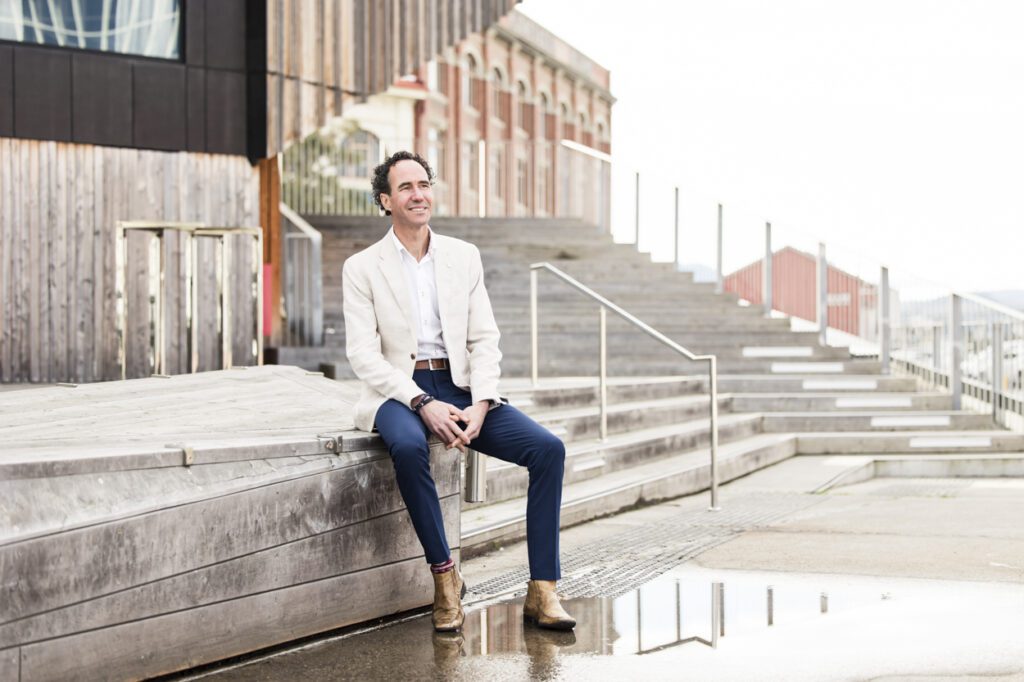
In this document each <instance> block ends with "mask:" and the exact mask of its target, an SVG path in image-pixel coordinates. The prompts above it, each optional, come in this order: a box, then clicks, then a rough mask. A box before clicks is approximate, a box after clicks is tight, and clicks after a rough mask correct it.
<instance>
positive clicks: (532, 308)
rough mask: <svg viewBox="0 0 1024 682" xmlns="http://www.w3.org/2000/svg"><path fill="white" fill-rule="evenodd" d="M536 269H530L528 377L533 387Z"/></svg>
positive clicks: (535, 358) (535, 364)
mask: <svg viewBox="0 0 1024 682" xmlns="http://www.w3.org/2000/svg"><path fill="white" fill-rule="evenodd" d="M537 364H538V362H537V271H536V270H530V379H531V380H532V382H533V387H534V388H536V387H537V385H538V382H537V374H538V368H537Z"/></svg>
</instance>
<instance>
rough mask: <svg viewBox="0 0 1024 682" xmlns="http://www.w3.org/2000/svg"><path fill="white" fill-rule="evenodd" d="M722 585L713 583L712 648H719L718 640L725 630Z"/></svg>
mask: <svg viewBox="0 0 1024 682" xmlns="http://www.w3.org/2000/svg"><path fill="white" fill-rule="evenodd" d="M724 601H725V600H724V598H723V596H722V583H711V648H712V649H717V648H718V638H719V636H720V635H721V633H722V631H723V630H724V623H722V605H723V604H724Z"/></svg>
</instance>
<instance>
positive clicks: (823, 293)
mask: <svg viewBox="0 0 1024 682" xmlns="http://www.w3.org/2000/svg"><path fill="white" fill-rule="evenodd" d="M827 342H828V260H826V258H825V243H824V242H819V243H818V345H821V346H824V345H826V343H827Z"/></svg>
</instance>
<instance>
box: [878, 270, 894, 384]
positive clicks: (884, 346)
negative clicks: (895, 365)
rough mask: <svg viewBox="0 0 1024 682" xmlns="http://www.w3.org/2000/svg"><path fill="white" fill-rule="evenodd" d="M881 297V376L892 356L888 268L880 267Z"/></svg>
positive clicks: (884, 372) (888, 370) (886, 369)
mask: <svg viewBox="0 0 1024 682" xmlns="http://www.w3.org/2000/svg"><path fill="white" fill-rule="evenodd" d="M881 289H882V291H881V296H880V299H879V303H878V305H879V311H878V321H879V329H878V331H879V334H880V336H881V338H880V339H879V344H878V345H879V359H880V360H881V361H882V374H889V372H890V371H891V370H890V367H889V364H890V358H891V355H892V326H891V325H892V321H891V320H890V319H889V268H887V267H885V266H884V265H883V266H882V273H881Z"/></svg>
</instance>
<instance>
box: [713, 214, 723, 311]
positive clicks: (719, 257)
mask: <svg viewBox="0 0 1024 682" xmlns="http://www.w3.org/2000/svg"><path fill="white" fill-rule="evenodd" d="M716 263H717V266H716V269H715V273H716V274H715V293H716V294H720V293H722V290H723V287H722V205H721V204H719V205H718V250H717V256H716Z"/></svg>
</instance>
